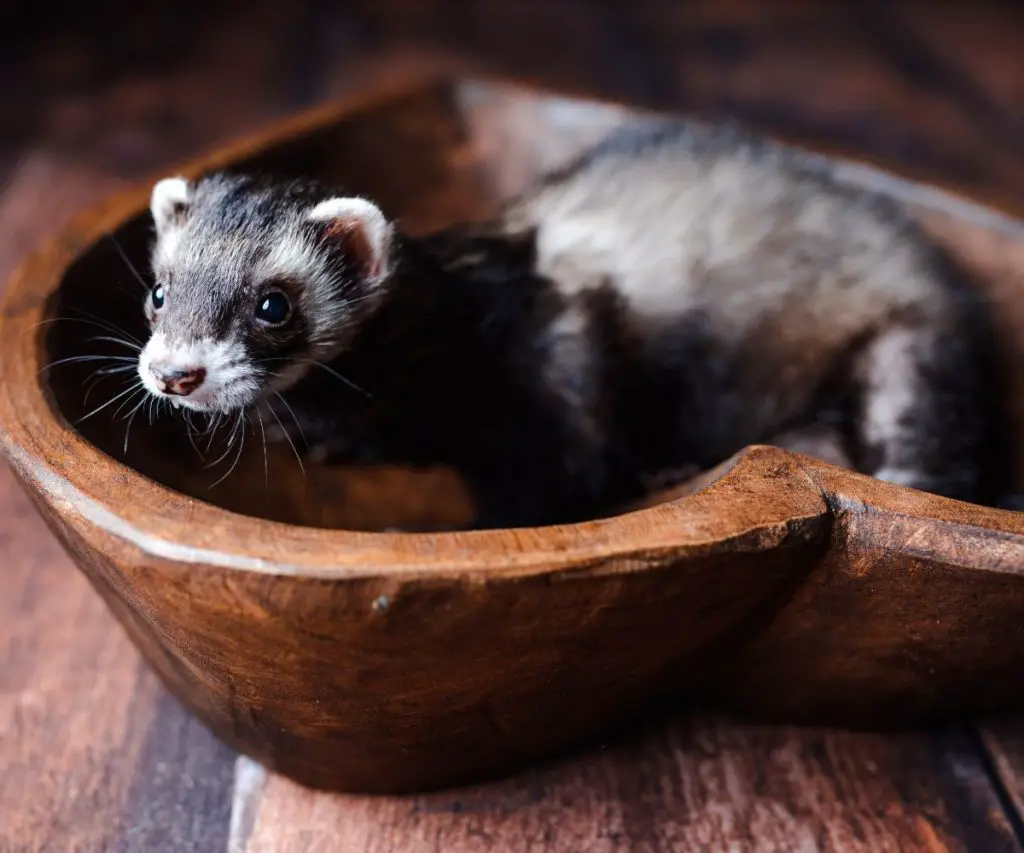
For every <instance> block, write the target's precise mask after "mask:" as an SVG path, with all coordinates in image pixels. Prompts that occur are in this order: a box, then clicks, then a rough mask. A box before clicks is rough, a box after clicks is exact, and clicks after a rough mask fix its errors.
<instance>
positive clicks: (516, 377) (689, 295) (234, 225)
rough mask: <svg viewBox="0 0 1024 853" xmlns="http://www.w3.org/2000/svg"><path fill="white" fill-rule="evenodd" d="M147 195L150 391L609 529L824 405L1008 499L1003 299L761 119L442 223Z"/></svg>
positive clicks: (974, 491)
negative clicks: (1000, 439) (422, 229)
mask: <svg viewBox="0 0 1024 853" xmlns="http://www.w3.org/2000/svg"><path fill="white" fill-rule="evenodd" d="M152 210H153V216H154V220H155V223H156V242H155V245H154V250H153V271H154V276H155V281H156V285H155V287H154V291H153V295H152V296H151V298H150V302H149V303H148V308H147V310H148V312H149V317H150V321H151V325H152V330H153V334H152V337H151V338H150V340H149V342H148V343H147V345H146V347H145V348H144V350H143V353H142V356H141V358H140V364H139V370H140V375H141V376H142V379H143V382H144V383H146V385H147V387H148V388H149V390H150V391H151V392H152V393H154V394H157V395H160V396H170V397H172V398H173V399H174V400H175V401H176V402H178V403H179V404H180V405H184V406H188V407H190V408H193V409H199V410H202V411H208V412H210V411H220V410H224V411H231V410H235V409H237V408H239V407H253V406H262V407H264V408H265V409H267V410H271V411H270V414H271V415H273V416H274V417H275V418H278V419H280V420H281V422H282V423H285V422H287V420H288V416H291V415H294V417H295V418H296V420H297V422H298V424H299V425H301V433H302V437H303V438H304V439H305V440H306V441H307V442H308V444H310V445H312V446H313V447H315V448H317V449H318V452H320V453H321V455H324V456H328V457H347V458H351V459H364V460H376V461H393V462H404V463H412V464H421V463H422V464H437V463H440V464H451V465H455V466H456V467H458V468H459V469H460V470H461V471H462V472H463V473H464V474H465V476H466V479H467V482H468V483H469V485H470V487H471V489H472V490H473V492H474V495H475V497H476V499H477V503H478V506H479V509H480V517H479V519H478V525H479V526H517V525H532V524H544V523H557V522H572V521H579V520H583V519H586V518H591V517H594V516H596V515H599V514H601V513H602V512H606V511H608V510H609V509H611V508H613V507H615V506H620V505H622V504H623V503H625V502H628V501H631V500H634V499H636V498H639V497H641V496H642V495H643V494H644V492H645V491H646V490H647V489H648V488H649V484H650V482H651V481H652V479H654V478H657V477H659V476H660V475H663V474H664V472H666V471H674V470H686V469H700V468H706V467H709V466H711V465H714V464H716V463H717V462H719V461H721V460H722V459H724V458H725V457H727V456H728V455H730V454H731V453H734V452H736V451H737V450H739V449H741V448H742V447H743V446H745V445H747V444H750V443H754V442H759V441H768V440H770V439H771V437H772V436H773V435H776V434H778V433H779V432H781V431H782V430H784V429H788V428H791V427H793V426H794V425H799V424H801V423H809V422H812V421H814V420H815V419H819V418H821V417H824V416H826V415H827V416H834V417H836V418H838V422H839V424H840V425H841V427H842V428H843V430H844V432H845V433H846V434H847V435H848V437H849V440H850V446H851V451H852V456H853V458H854V459H855V460H856V462H857V467H858V468H860V469H861V470H863V471H865V472H866V473H869V474H872V475H874V476H876V477H879V478H880V479H884V480H889V481H891V482H895V483H901V484H904V485H908V486H912V487H916V488H920V489H924V490H926V491H931V492H934V493H937V494H942V495H948V496H952V497H957V498H961V499H964V500H970V501H981V502H984V501H986V500H988V499H990V495H989V493H988V492H987V491H986V489H988V486H987V480H986V477H987V473H986V468H985V451H986V447H987V446H988V443H989V442H990V441H991V435H992V429H993V428H994V420H995V418H996V413H995V410H994V406H993V401H992V399H991V393H990V392H991V370H992V362H991V354H990V352H989V347H990V345H991V340H990V332H989V327H988V316H987V312H986V307H985V305H984V303H983V302H982V301H981V300H980V298H979V297H978V296H977V294H976V293H975V292H974V290H973V289H972V288H971V287H970V285H969V283H968V282H967V281H966V280H965V276H964V275H963V273H962V272H961V270H960V269H959V268H957V266H956V265H955V264H954V263H953V262H952V261H951V259H950V258H949V257H947V256H946V254H945V253H944V252H943V251H942V250H941V249H940V248H939V247H938V246H936V245H935V244H933V243H932V242H931V241H930V240H929V239H928V238H927V237H926V236H925V235H924V234H923V233H922V232H921V230H920V229H919V227H918V226H917V224H916V223H915V222H914V221H913V219H912V218H911V217H909V216H908V215H907V214H906V213H904V212H903V211H902V210H900V209H899V208H898V207H897V206H896V205H895V204H894V203H893V202H892V201H890V200H888V199H886V198H883V197H880V196H878V195H875V194H872V193H870V192H868V191H865V190H859V189H853V188H850V187H846V186H843V185H841V184H840V183H838V182H836V181H834V180H833V179H832V177H831V175H830V173H829V168H828V166H827V164H825V163H823V162H822V161H820V160H818V159H817V158H813V157H810V156H809V155H804V154H803V153H801V152H798V151H796V150H793V149H790V148H787V147H785V146H782V145H779V144H777V143H773V142H770V141H767V140H763V139H759V138H757V137H754V136H751V135H749V134H746V133H744V132H743V131H740V130H737V129H734V128H730V127H721V126H719V127H712V126H705V125H702V124H695V123H690V122H685V121H671V122H664V123H659V124H653V125H643V126H633V127H626V128H624V129H622V130H619V131H615V132H613V133H612V134H611V135H610V136H609V137H608V138H606V139H605V140H604V141H603V142H601V143H599V144H598V145H597V146H595V147H594V148H592V149H591V150H589V151H587V152H586V153H585V154H584V155H583V156H582V157H580V158H579V159H578V160H577V161H575V162H574V163H572V164H571V165H570V166H567V167H566V168H564V169H562V170H560V171H558V172H555V173H552V174H549V175H546V176H544V178H543V179H542V180H541V181H540V182H539V183H538V184H537V185H536V186H535V187H533V188H532V189H531V190H530V191H528V192H527V193H525V194H523V195H522V196H521V197H520V198H518V199H517V200H515V201H514V202H513V203H511V204H510V205H509V206H508V207H507V209H506V210H505V211H504V212H503V213H502V214H501V215H500V216H499V217H497V218H496V219H495V220H493V221H490V222H487V223H484V224H479V225H463V226H457V227H454V228H451V229H448V230H446V231H444V232H441V233H438V234H435V235H432V236H430V237H427V238H421V239H413V238H410V237H407V236H405V235H402V234H401V233H399V232H398V231H397V230H396V229H395V228H394V226H393V225H392V223H391V222H389V221H388V219H387V218H386V217H385V215H384V214H383V213H382V212H381V211H380V210H379V208H377V206H376V205H374V204H373V203H372V202H369V201H366V200H363V199H359V198H353V197H346V196H345V195H343V194H338V193H335V192H333V191H332V190H331V189H330V188H327V187H323V186H320V185H318V184H315V183H296V182H289V183H284V182H282V183H274V182H272V181H269V182H264V181H262V180H260V179H257V178H254V177H252V176H229V175H222V174H221V175H213V176H208V177H207V178H205V179H202V180H200V181H198V182H196V183H189V182H187V181H185V180H184V179H181V178H170V179H166V180H164V181H161V182H160V183H158V184H157V186H156V187H155V188H154V192H153V200H152ZM158 294H159V299H157V298H156V296H157V295H158ZM157 302H159V303H160V304H159V306H157V304H156V303H157ZM278 320H280V322H278ZM197 377H198V383H197V381H196V380H197ZM182 380H184V381H182ZM282 395H283V397H284V400H282V399H281V396H282ZM282 406H283V407H284V408H282ZM285 412H287V413H288V415H287V416H286V415H285Z"/></svg>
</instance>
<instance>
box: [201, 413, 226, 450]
mask: <svg viewBox="0 0 1024 853" xmlns="http://www.w3.org/2000/svg"><path fill="white" fill-rule="evenodd" d="M223 417H224V416H223V414H222V413H221V412H217V415H216V417H211V418H210V426H209V427H208V428H207V430H206V433H204V435H206V434H208V435H209V436H210V438H209V440H208V441H207V442H206V452H207V453H209V452H210V448H211V447H213V439H214V437H215V436H216V435H217V430H218V429H219V428H220V422H221V419H222V418H223Z"/></svg>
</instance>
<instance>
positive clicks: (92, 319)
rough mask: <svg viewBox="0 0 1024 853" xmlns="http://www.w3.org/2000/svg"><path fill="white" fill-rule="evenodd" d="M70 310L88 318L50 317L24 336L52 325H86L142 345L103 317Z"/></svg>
mask: <svg viewBox="0 0 1024 853" xmlns="http://www.w3.org/2000/svg"><path fill="white" fill-rule="evenodd" d="M70 310H74V311H78V313H80V314H85V315H86V317H84V318H83V317H49V318H47V319H46V320H40V321H39V322H38V323H34V324H33V325H32V326H30V327H29V328H28V329H26V330H25V332H24V333H23V334H28V333H29V332H32V331H35V330H36V329H38V328H39V327H40V326H48V325H50V324H51V323H84V324H85V325H87V326H95V327H96V328H97V329H102V330H103V331H105V332H111V333H112V334H115V335H124V336H125V337H126V338H128V339H130V340H132V341H134V342H135V343H138V344H140V345H141V342H140V341H139V339H138V338H136V337H135V336H134V335H132V334H129V333H128V332H126V331H125V330H124V329H121V328H118V327H117V326H115V325H114V324H113V323H108V322H107V321H105V320H103V319H102V318H101V317H97V316H96V315H95V314H89V312H87V311H82V310H81V309H77V308H76V309H70Z"/></svg>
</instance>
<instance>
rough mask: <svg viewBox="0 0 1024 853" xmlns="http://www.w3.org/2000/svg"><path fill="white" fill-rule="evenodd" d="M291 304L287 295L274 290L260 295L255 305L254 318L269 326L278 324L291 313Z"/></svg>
mask: <svg viewBox="0 0 1024 853" xmlns="http://www.w3.org/2000/svg"><path fill="white" fill-rule="evenodd" d="M291 310H292V306H291V304H290V303H289V302H288V297H287V296H285V295H284V294H283V293H281V291H279V290H274V291H271V292H270V293H265V294H264V295H263V296H261V297H260V301H259V302H258V303H257V305H256V319H257V320H259V321H260V322H261V323H267V324H268V325H271V326H280V325H281V324H282V323H283V322H284V321H285V320H287V319H288V316H289V315H290V314H291Z"/></svg>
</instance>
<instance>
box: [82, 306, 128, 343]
mask: <svg viewBox="0 0 1024 853" xmlns="http://www.w3.org/2000/svg"><path fill="white" fill-rule="evenodd" d="M69 310H71V311H74V312H76V313H78V314H81V315H82V317H84V318H85V319H86V320H91V321H92V322H93V323H95V324H96V325H97V326H98V327H99V328H101V329H106V330H107V331H108V332H113V333H114V334H115V335H123V336H124V337H126V338H128V339H129V340H132V341H135V343H137V344H141V343H142V341H140V340H139V339H138V338H137V337H135V335H133V334H131V333H130V332H129V331H128V330H127V329H122V328H121V327H120V326H118V325H116V324H115V323H112V322H111V321H110V320H107V319H105V318H103V317H101V316H99V315H98V314H93V313H92V312H91V311H86V310H85V309H84V308H71V309H69Z"/></svg>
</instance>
